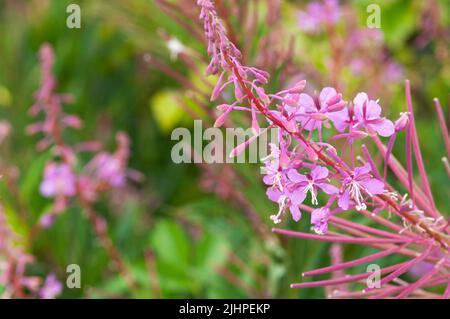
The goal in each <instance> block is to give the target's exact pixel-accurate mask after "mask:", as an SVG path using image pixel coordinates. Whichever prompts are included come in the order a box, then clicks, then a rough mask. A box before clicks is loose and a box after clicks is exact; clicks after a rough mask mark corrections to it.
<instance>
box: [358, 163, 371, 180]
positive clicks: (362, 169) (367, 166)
mask: <svg viewBox="0 0 450 319" xmlns="http://www.w3.org/2000/svg"><path fill="white" fill-rule="evenodd" d="M371 170H372V168H371V167H370V163H366V164H364V165H363V166H360V167H357V168H355V170H354V173H355V176H356V177H358V176H361V175H364V174H367V173H369V172H370V171H371Z"/></svg>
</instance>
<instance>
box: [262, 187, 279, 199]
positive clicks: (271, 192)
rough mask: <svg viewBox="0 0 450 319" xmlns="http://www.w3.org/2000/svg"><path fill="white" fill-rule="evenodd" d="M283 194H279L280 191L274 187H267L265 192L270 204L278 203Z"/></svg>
mask: <svg viewBox="0 0 450 319" xmlns="http://www.w3.org/2000/svg"><path fill="white" fill-rule="evenodd" d="M282 194H283V193H282V192H280V190H279V189H278V188H275V187H269V188H268V189H267V191H266V195H267V197H268V198H269V199H270V200H271V201H272V202H278V200H279V199H280V197H281V195H282Z"/></svg>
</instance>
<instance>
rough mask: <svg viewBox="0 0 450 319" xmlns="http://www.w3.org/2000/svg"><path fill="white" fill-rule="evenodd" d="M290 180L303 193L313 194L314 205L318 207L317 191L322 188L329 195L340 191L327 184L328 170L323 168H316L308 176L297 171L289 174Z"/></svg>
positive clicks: (290, 171)
mask: <svg viewBox="0 0 450 319" xmlns="http://www.w3.org/2000/svg"><path fill="white" fill-rule="evenodd" d="M288 177H289V180H290V181H292V182H293V183H295V185H296V187H298V188H299V189H300V190H301V191H302V192H303V193H305V194H307V193H308V192H310V193H311V200H312V203H313V204H314V205H317V204H318V202H317V189H318V188H320V189H321V190H323V191H324V192H325V193H327V194H337V193H339V190H338V189H337V188H336V187H335V186H333V185H331V184H328V183H327V180H328V179H327V177H328V169H327V168H326V167H322V166H316V167H315V168H314V169H313V170H312V171H311V173H308V174H306V175H303V174H300V173H299V172H297V170H295V169H291V170H289V172H288Z"/></svg>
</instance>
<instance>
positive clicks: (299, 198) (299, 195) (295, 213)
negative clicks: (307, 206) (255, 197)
mask: <svg viewBox="0 0 450 319" xmlns="http://www.w3.org/2000/svg"><path fill="white" fill-rule="evenodd" d="M266 194H267V197H269V199H270V200H271V201H274V202H277V203H278V205H279V210H278V213H277V214H276V215H271V216H270V219H272V220H273V222H274V223H275V224H278V223H280V222H281V216H282V215H283V213H284V212H285V211H286V209H288V208H289V211H290V212H291V215H292V219H293V220H295V221H296V222H297V221H299V220H300V218H301V216H302V214H301V212H300V209H299V207H298V206H299V205H300V204H301V203H302V202H303V201H304V200H305V197H306V194H305V193H304V192H303V191H302V190H301V189H296V190H294V191H290V190H289V189H287V188H284V191H280V190H279V189H278V188H276V187H269V188H268V189H267V192H266Z"/></svg>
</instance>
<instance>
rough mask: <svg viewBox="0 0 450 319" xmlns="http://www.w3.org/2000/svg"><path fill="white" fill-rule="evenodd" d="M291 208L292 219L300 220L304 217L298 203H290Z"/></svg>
mask: <svg viewBox="0 0 450 319" xmlns="http://www.w3.org/2000/svg"><path fill="white" fill-rule="evenodd" d="M289 210H290V212H291V215H292V219H293V220H295V221H296V222H298V221H299V220H300V218H302V213H301V212H300V209H299V208H298V206H296V205H290V206H289Z"/></svg>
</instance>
